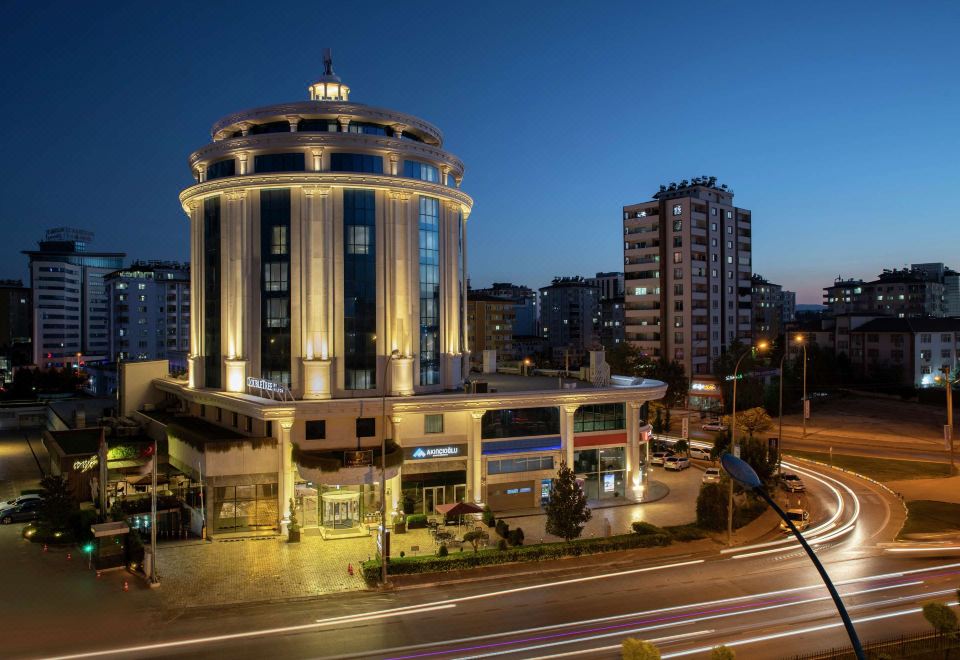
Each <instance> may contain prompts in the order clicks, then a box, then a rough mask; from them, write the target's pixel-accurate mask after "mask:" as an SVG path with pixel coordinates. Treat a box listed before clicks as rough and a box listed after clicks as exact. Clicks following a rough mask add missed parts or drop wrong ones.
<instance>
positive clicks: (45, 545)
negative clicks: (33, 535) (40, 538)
mask: <svg viewBox="0 0 960 660" xmlns="http://www.w3.org/2000/svg"><path fill="white" fill-rule="evenodd" d="M43 551H44V552H46V551H47V544H46V543H44V544H43Z"/></svg>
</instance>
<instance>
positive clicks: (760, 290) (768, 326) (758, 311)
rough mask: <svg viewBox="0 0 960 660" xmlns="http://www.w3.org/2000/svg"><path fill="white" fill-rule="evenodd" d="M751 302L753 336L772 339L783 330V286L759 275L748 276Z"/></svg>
mask: <svg viewBox="0 0 960 660" xmlns="http://www.w3.org/2000/svg"><path fill="white" fill-rule="evenodd" d="M750 292H751V298H752V304H753V336H754V338H755V339H758V340H759V339H765V340H767V341H773V340H775V339H776V338H777V337H778V336H780V333H781V332H783V324H784V318H783V287H782V286H780V285H779V284H774V283H773V282H769V281H767V280H766V279H765V278H763V277H761V276H760V275H757V274H754V275H753V276H751V278H750Z"/></svg>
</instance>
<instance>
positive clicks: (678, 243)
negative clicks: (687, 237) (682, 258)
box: [673, 236, 683, 248]
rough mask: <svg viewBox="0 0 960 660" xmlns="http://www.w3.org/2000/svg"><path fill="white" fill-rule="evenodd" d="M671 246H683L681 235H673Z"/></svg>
mask: <svg viewBox="0 0 960 660" xmlns="http://www.w3.org/2000/svg"><path fill="white" fill-rule="evenodd" d="M673 247H675V248H678V247H683V236H674V237H673Z"/></svg>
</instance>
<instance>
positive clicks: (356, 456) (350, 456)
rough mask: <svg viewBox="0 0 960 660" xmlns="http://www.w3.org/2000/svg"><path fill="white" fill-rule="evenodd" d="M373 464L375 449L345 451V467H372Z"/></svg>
mask: <svg viewBox="0 0 960 660" xmlns="http://www.w3.org/2000/svg"><path fill="white" fill-rule="evenodd" d="M371 465H373V450H370V449H364V450H361V451H345V452H343V467H348V468H356V467H370V466H371Z"/></svg>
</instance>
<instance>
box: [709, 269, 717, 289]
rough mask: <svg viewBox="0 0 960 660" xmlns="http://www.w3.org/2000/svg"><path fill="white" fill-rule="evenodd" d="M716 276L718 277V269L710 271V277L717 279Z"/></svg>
mask: <svg viewBox="0 0 960 660" xmlns="http://www.w3.org/2000/svg"><path fill="white" fill-rule="evenodd" d="M716 276H717V269H716V268H711V269H710V277H716ZM714 293H716V292H714Z"/></svg>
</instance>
